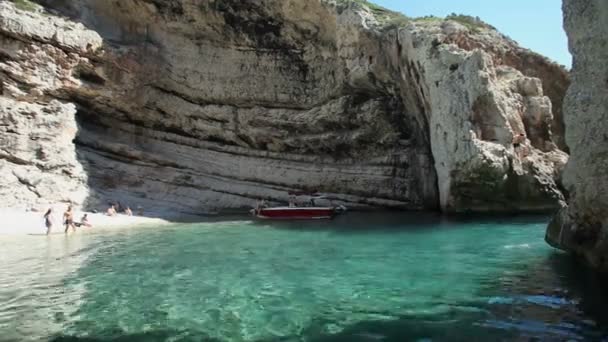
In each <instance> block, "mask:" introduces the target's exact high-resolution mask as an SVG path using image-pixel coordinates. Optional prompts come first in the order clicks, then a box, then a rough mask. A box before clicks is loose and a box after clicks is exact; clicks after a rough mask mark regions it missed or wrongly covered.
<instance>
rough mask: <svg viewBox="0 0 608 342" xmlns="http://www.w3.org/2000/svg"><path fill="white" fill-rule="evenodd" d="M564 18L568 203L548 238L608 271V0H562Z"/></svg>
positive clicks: (555, 244) (565, 184)
mask: <svg viewBox="0 0 608 342" xmlns="http://www.w3.org/2000/svg"><path fill="white" fill-rule="evenodd" d="M563 9H564V17H565V20H564V23H565V28H566V31H567V33H568V37H569V40H570V51H571V52H572V55H573V57H574V63H573V69H572V77H573V79H572V81H573V82H572V86H571V87H570V89H569V90H568V93H567V96H566V99H565V104H564V114H565V115H564V116H565V121H566V126H567V127H568V129H567V131H566V142H567V143H568V145H569V146H570V149H571V152H572V158H571V160H570V161H569V162H568V165H567V167H566V169H565V171H564V176H563V182H564V186H565V188H566V189H567V192H568V194H569V198H568V206H567V207H564V208H563V209H562V210H561V211H560V213H559V214H558V215H557V216H556V217H555V218H554V219H553V221H552V222H551V224H550V225H549V228H548V230H547V241H548V242H549V243H550V244H551V245H553V246H555V247H558V248H561V249H564V250H568V251H572V252H574V253H575V254H578V255H580V256H583V257H584V258H585V259H586V260H587V261H589V262H590V263H591V265H593V266H595V267H596V268H598V269H601V270H603V271H608V175H607V174H606V170H607V168H608V133H607V132H608V97H606V91H607V89H608V65H606V60H608V26H607V25H606V23H608V3H607V2H605V1H602V0H565V1H564V5H563Z"/></svg>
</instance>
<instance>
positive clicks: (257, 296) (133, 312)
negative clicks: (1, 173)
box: [0, 213, 608, 342]
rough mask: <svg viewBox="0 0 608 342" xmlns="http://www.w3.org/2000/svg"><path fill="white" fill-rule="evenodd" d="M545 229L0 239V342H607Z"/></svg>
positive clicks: (305, 225) (510, 222)
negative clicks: (533, 341)
mask: <svg viewBox="0 0 608 342" xmlns="http://www.w3.org/2000/svg"><path fill="white" fill-rule="evenodd" d="M546 221H547V220H546V218H542V217H541V218H538V217H520V218H505V219H476V220H464V219H463V220H446V219H441V218H439V217H437V216H434V215H426V214H408V215H406V214H403V215H401V214H390V213H388V214H352V213H351V214H348V215H345V216H343V217H339V218H338V219H336V220H334V221H331V222H312V223H311V222H298V223H268V222H254V221H250V220H248V219H244V220H243V219H240V220H234V221H230V222H215V223H213V222H210V223H199V224H189V225H179V226H172V227H164V228H156V229H149V228H145V229H144V228H142V229H132V230H123V231H114V232H108V231H105V232H98V233H94V234H80V235H73V236H69V237H63V236H52V237H49V238H47V237H27V238H26V237H20V238H15V237H12V238H3V240H2V239H0V243H2V245H3V246H6V247H3V250H2V253H0V256H1V259H0V341H40V340H42V341H256V342H263V341H318V342H321V341H345V342H346V341H349V342H350V341H354V342H358V341H375V342H377V341H470V340H490V341H497V340H528V339H529V338H532V337H535V338H540V339H542V340H567V339H572V340H583V339H585V340H601V339H603V338H604V339H605V338H606V337H607V336H608V334H606V333H607V332H608V329H607V328H608V319H607V318H605V316H607V315H604V312H603V311H602V309H605V308H606V304H607V303H608V300H607V296H606V293H605V292H606V291H605V290H603V288H606V287H603V285H602V282H601V281H600V280H598V279H596V278H595V277H594V276H593V275H592V274H591V273H590V272H588V271H586V270H585V269H584V268H583V267H581V266H579V265H577V264H575V263H573V262H572V261H571V260H570V258H568V257H567V256H566V255H563V254H561V253H559V252H556V251H554V250H552V249H551V248H549V247H548V246H546V244H545V243H544V241H543V236H544V229H545V227H546Z"/></svg>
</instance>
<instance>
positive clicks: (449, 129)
mask: <svg viewBox="0 0 608 342" xmlns="http://www.w3.org/2000/svg"><path fill="white" fill-rule="evenodd" d="M40 4H42V5H43V6H44V7H38V6H31V7H33V8H27V9H20V8H16V7H15V5H14V4H13V3H12V2H8V1H2V2H1V3H0V38H1V39H2V40H1V44H0V56H1V57H2V58H1V59H0V71H1V74H0V75H1V77H2V97H1V98H0V130H2V137H1V138H0V168H1V169H0V171H1V173H2V175H3V177H2V182H3V184H2V193H0V198H1V199H2V201H3V203H7V204H8V205H11V206H27V205H40V204H46V203H49V202H52V201H71V202H74V203H77V204H82V205H86V206H90V207H94V206H99V205H100V204H101V203H104V202H105V201H107V200H121V201H122V202H125V203H130V204H132V205H142V206H144V207H145V208H147V209H148V210H151V211H153V212H157V213H163V212H165V213H166V212H180V213H193V214H201V213H205V212H211V211H216V210H221V209H231V208H232V209H237V208H242V207H246V206H249V205H251V203H252V202H253V201H254V200H255V199H256V198H259V197H269V198H271V199H272V200H277V201H280V200H284V199H285V198H286V190H317V191H321V192H324V193H326V194H328V196H329V197H330V198H332V199H333V200H334V201H335V202H342V203H345V204H347V205H349V206H352V207H370V206H371V207H392V208H401V209H435V208H441V209H442V210H445V211H449V212H459V211H525V210H539V209H549V208H555V207H556V206H557V204H558V203H559V202H560V201H562V200H563V196H562V194H561V193H560V191H559V190H558V186H557V184H556V180H557V179H558V177H559V174H560V172H561V169H562V167H563V165H564V163H565V161H566V160H567V155H566V154H565V153H564V152H562V150H560V148H561V149H565V148H566V146H565V144H564V143H563V139H562V136H563V123H562V121H561V111H560V110H559V108H561V100H562V97H563V91H564V90H565V89H566V87H567V85H568V82H569V81H568V76H567V73H566V71H565V70H564V69H563V68H562V67H560V66H558V65H556V64H553V63H551V62H550V61H548V60H546V59H545V58H543V57H541V56H539V55H537V54H535V53H533V52H530V51H527V50H524V49H522V48H520V47H518V46H517V44H516V43H514V42H513V41H511V40H509V39H508V38H506V37H504V36H502V35H501V34H499V33H498V32H496V31H495V30H494V29H493V28H491V27H489V26H487V25H485V24H484V25H482V24H479V25H476V26H471V25H470V24H467V23H464V24H463V23H459V22H458V21H453V20H435V19H433V20H419V21H410V22H409V23H404V22H403V21H400V22H399V23H398V24H399V25H397V24H395V21H394V18H391V16H392V14H391V13H388V12H386V11H383V10H381V9H378V8H375V7H373V8H370V7H368V6H365V5H363V4H361V3H360V2H349V1H338V2H335V1H329V0H311V1H300V0H283V1H279V0H255V1H246V2H245V1H237V0H224V1H212V0H208V1H192V0H171V1H158V0H122V1H119V2H118V1H102V0H73V1H67V0H65V1H57V0H53V1H42V0H41V1H40ZM545 94H546V95H547V96H545ZM76 128H77V129H76ZM520 140H521V141H520ZM514 142H515V143H516V145H518V146H519V147H517V148H515V147H514Z"/></svg>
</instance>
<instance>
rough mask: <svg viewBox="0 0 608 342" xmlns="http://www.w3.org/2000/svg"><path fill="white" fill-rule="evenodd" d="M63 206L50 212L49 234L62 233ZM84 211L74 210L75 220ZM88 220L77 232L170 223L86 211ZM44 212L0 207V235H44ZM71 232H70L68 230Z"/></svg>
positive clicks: (156, 219) (139, 217)
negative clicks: (87, 225) (50, 227)
mask: <svg viewBox="0 0 608 342" xmlns="http://www.w3.org/2000/svg"><path fill="white" fill-rule="evenodd" d="M64 210H65V208H62V209H60V208H55V209H54V211H53V214H52V217H53V228H52V231H51V234H53V235H55V234H64V229H65V226H63V224H62V216H63V211H64ZM83 214H84V212H82V211H78V210H77V211H75V215H74V219H75V222H80V218H81V217H82V216H83ZM87 214H88V218H89V222H90V223H91V225H92V227H80V228H76V232H77V233H83V232H89V231H95V230H100V229H104V230H105V229H126V228H133V227H141V226H147V225H150V226H159V225H168V224H171V222H170V221H167V220H163V219H159V218H150V217H142V216H127V215H123V214H118V215H117V216H107V215H105V214H101V213H96V214H93V213H88V212H87ZM43 216H44V212H32V211H25V210H20V209H0V235H38V234H42V235H44V234H45V233H46V227H45V225H44V218H43ZM70 233H71V232H70Z"/></svg>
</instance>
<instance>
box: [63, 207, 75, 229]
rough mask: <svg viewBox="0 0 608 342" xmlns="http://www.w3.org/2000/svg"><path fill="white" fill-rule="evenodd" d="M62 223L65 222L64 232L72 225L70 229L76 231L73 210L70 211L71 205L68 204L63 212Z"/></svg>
mask: <svg viewBox="0 0 608 342" xmlns="http://www.w3.org/2000/svg"><path fill="white" fill-rule="evenodd" d="M63 223H64V224H65V231H64V232H65V233H66V234H67V233H68V229H69V228H70V227H72V231H73V232H74V233H75V232H76V225H75V224H74V212H73V211H72V206H71V205H69V206H68V210H66V211H65V213H63Z"/></svg>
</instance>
